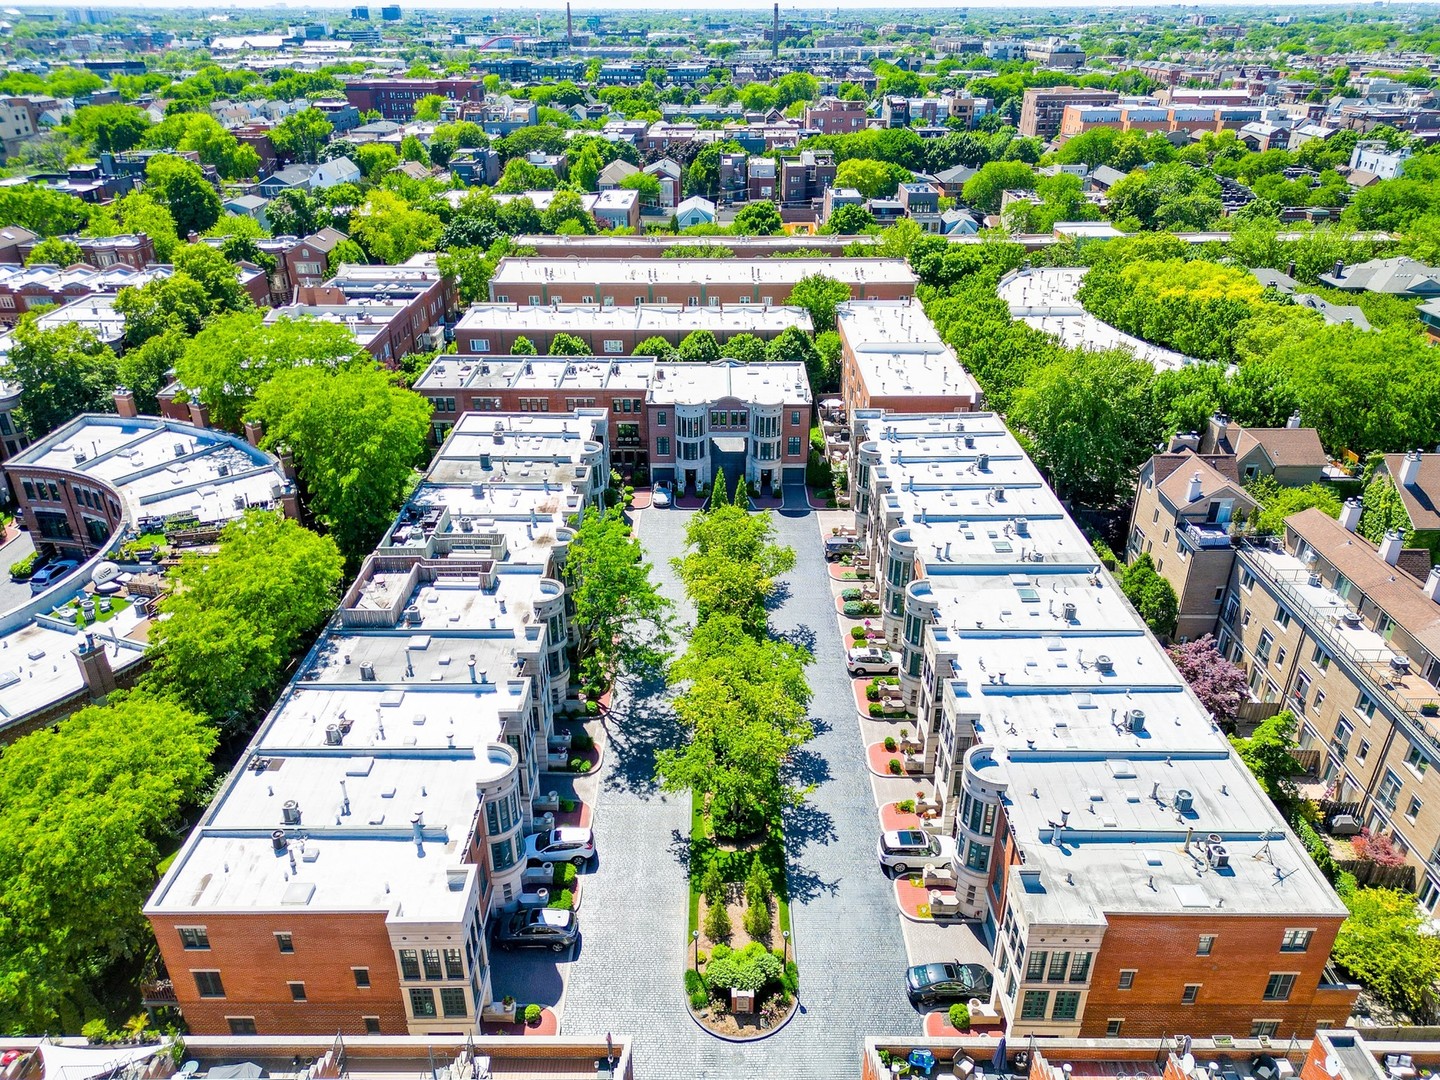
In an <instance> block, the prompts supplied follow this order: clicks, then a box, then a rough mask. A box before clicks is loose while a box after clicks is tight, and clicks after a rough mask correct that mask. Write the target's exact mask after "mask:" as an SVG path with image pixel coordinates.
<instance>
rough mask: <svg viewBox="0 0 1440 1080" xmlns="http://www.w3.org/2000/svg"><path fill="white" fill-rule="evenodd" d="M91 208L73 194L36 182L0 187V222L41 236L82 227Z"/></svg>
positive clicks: (67, 231)
mask: <svg viewBox="0 0 1440 1080" xmlns="http://www.w3.org/2000/svg"><path fill="white" fill-rule="evenodd" d="M90 215H91V208H90V206H89V205H87V204H86V203H85V202H84V201H82V200H81V199H77V198H76V197H75V196H74V195H67V194H66V193H65V192H63V191H51V190H50V189H49V188H45V187H41V186H40V185H39V184H16V185H15V186H14V187H6V188H0V221H3V222H5V223H6V224H7V225H19V226H20V227H21V228H22V229H29V230H30V231H31V232H35V233H39V234H40V235H41V236H58V235H60V234H61V233H73V232H78V231H79V230H81V229H83V228H85V225H86V223H87V222H89V220H90Z"/></svg>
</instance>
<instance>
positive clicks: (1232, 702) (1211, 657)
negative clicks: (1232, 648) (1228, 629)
mask: <svg viewBox="0 0 1440 1080" xmlns="http://www.w3.org/2000/svg"><path fill="white" fill-rule="evenodd" d="M1169 653H1170V659H1171V660H1172V661H1174V663H1175V667H1176V668H1178V669H1179V671H1180V675H1181V676H1182V677H1183V678H1184V680H1185V682H1186V683H1187V684H1188V685H1189V687H1190V689H1191V690H1193V691H1194V692H1195V696H1196V697H1198V698H1199V699H1200V704H1202V705H1204V706H1205V708H1207V709H1208V710H1210V715H1211V716H1213V717H1214V718H1215V719H1216V720H1217V721H1218V722H1220V723H1221V724H1228V723H1232V722H1233V721H1234V720H1235V717H1236V716H1237V715H1238V714H1239V712H1240V703H1241V702H1243V701H1246V700H1247V699H1248V696H1249V695H1248V688H1247V687H1246V684H1245V672H1244V671H1242V670H1241V669H1240V668H1238V667H1236V666H1235V665H1234V664H1232V663H1231V662H1230V661H1229V660H1227V659H1225V657H1224V656H1222V655H1221V653H1220V650H1219V649H1218V648H1216V646H1215V638H1214V636H1213V635H1211V634H1206V635H1205V636H1204V637H1199V638H1196V639H1195V640H1194V641H1187V642H1185V643H1184V644H1183V645H1173V646H1171V648H1170V649H1169Z"/></svg>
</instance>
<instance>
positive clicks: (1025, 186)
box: [960, 161, 1037, 214]
mask: <svg viewBox="0 0 1440 1080" xmlns="http://www.w3.org/2000/svg"><path fill="white" fill-rule="evenodd" d="M1036 179H1037V177H1036V175H1035V170H1034V169H1032V168H1031V167H1030V166H1029V165H1026V164H1025V163H1024V162H1023V161H991V162H987V163H986V164H984V165H983V166H981V167H980V171H979V172H977V173H976V174H975V175H974V176H972V177H971V178H970V179H969V180H966V181H965V186H964V187H963V188H961V189H960V194H961V197H962V198H963V199H964V200H965V205H967V206H973V207H974V208H975V209H976V210H979V211H980V212H981V213H984V214H993V213H996V212H997V211H999V209H1000V197H1001V196H1002V195H1004V194H1005V192H1007V191H1031V190H1033V189H1034V187H1035V182H1036Z"/></svg>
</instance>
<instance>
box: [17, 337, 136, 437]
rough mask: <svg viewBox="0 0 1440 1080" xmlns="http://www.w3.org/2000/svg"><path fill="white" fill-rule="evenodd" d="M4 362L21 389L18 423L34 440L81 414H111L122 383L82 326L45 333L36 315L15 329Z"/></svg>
mask: <svg viewBox="0 0 1440 1080" xmlns="http://www.w3.org/2000/svg"><path fill="white" fill-rule="evenodd" d="M13 337H14V347H13V348H12V349H11V352H10V356H9V359H8V360H7V362H6V366H7V369H8V374H9V376H10V377H11V378H13V379H15V380H16V381H17V382H19V384H20V405H19V407H18V408H17V409H16V410H15V419H16V420H17V421H18V423H19V424H20V426H21V427H22V428H24V429H25V431H26V432H27V433H28V434H29V435H30V438H32V439H38V438H40V437H42V436H44V435H47V434H49V433H50V432H51V431H52V430H54V429H55V428H57V427H59V426H60V425H61V424H63V423H65V422H66V421H68V420H70V419H71V418H72V417H74V416H76V415H77V414H79V413H82V412H108V411H109V410H110V409H111V407H112V404H113V400H114V398H113V394H114V391H115V386H116V382H117V379H118V377H119V368H118V362H117V360H116V359H115V354H114V352H112V351H111V350H110V347H109V346H108V345H106V344H104V343H103V342H101V341H100V339H99V338H97V337H96V336H95V334H94V332H93V331H91V330H89V329H87V328H85V327H82V326H80V325H79V324H78V323H61V324H60V325H58V326H54V327H51V328H49V329H45V330H42V329H41V328H40V327H39V324H38V323H37V322H36V320H35V317H34V316H33V315H27V316H25V317H24V318H22V319H21V320H20V325H19V326H17V327H16V328H15V331H14V334H13Z"/></svg>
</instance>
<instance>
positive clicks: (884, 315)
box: [835, 300, 981, 413]
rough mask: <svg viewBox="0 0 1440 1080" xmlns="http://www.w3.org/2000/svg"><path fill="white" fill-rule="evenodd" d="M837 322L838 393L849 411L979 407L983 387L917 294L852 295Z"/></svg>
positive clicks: (842, 307)
mask: <svg viewBox="0 0 1440 1080" xmlns="http://www.w3.org/2000/svg"><path fill="white" fill-rule="evenodd" d="M835 323H836V329H837V330H838V331H839V334H840V398H841V401H842V402H843V403H844V406H845V408H846V409H847V410H849V411H850V412H851V413H853V412H854V411H855V410H857V409H883V410H887V411H892V412H910V411H913V410H915V409H923V410H925V411H928V412H937V413H940V412H970V411H971V410H974V409H977V408H979V407H980V403H981V392H980V387H979V386H978V384H976V382H975V380H974V379H973V378H971V376H970V373H969V372H967V371H966V370H965V369H964V367H962V366H961V364H960V361H959V359H958V358H957V357H956V355H955V351H954V350H953V349H951V348H950V346H948V345H946V344H945V343H944V342H943V341H942V340H941V339H940V335H939V333H938V332H937V331H936V330H935V326H934V324H933V323H931V322H930V319H929V318H928V317H927V316H926V315H925V311H924V309H923V308H922V307H921V305H920V304H918V303H917V302H915V301H914V300H897V301H855V300H852V301H850V302H848V303H844V304H841V305H840V306H839V308H838V309H837V310H836V319H835Z"/></svg>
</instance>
